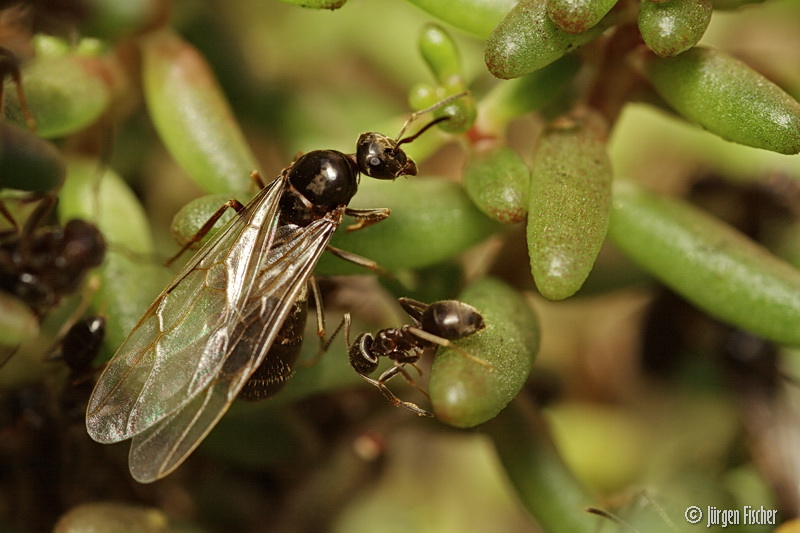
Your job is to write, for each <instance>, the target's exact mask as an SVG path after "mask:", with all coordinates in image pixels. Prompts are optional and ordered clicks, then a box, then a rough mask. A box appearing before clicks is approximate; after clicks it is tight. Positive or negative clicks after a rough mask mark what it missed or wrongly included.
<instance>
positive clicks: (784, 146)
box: [640, 47, 800, 154]
mask: <svg viewBox="0 0 800 533" xmlns="http://www.w3.org/2000/svg"><path fill="white" fill-rule="evenodd" d="M640 59H641V66H642V68H643V71H644V73H645V75H646V76H647V78H648V79H649V80H650V82H651V83H652V84H653V87H654V88H655V89H656V91H657V92H658V93H659V94H660V95H661V97H662V98H664V100H666V101H667V103H669V105H671V106H672V107H673V108H675V109H676V110H677V111H678V112H679V113H680V114H682V115H683V116H684V117H686V118H688V119H689V120H692V121H694V122H696V123H697V124H700V125H701V126H703V127H704V128H706V129H707V130H709V131H710V132H712V133H715V134H716V135H719V136H720V137H722V138H723V139H727V140H729V141H733V142H737V143H740V144H744V145H747V146H753V147H755V148H763V149H765V150H772V151H773V152H779V153H782V154H796V153H798V152H800V104H798V102H797V101H796V100H795V99H794V98H792V97H791V96H789V95H788V94H787V93H786V92H785V91H783V90H782V89H781V88H780V87H778V86H777V85H775V84H774V83H772V82H771V81H769V80H768V79H766V78H765V77H764V76H762V75H761V74H759V73H758V72H756V71H755V70H753V69H752V68H750V67H749V66H747V65H746V64H744V63H743V62H741V61H739V60H738V59H735V58H733V57H731V56H729V55H727V54H725V53H723V52H721V51H719V50H716V49H713V48H706V47H695V48H692V49H691V50H688V51H686V52H684V53H682V54H680V55H677V56H675V57H669V58H659V57H655V56H652V55H647V56H642V57H641V58H640Z"/></svg>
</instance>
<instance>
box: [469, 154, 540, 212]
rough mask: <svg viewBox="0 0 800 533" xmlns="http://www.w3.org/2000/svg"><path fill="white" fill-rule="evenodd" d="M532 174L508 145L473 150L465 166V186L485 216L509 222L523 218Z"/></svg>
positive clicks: (526, 208) (526, 209)
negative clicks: (484, 149)
mask: <svg viewBox="0 0 800 533" xmlns="http://www.w3.org/2000/svg"><path fill="white" fill-rule="evenodd" d="M530 180H531V173H530V170H528V165H526V164H525V161H524V160H523V159H522V157H521V156H520V155H519V154H518V153H517V152H515V151H514V150H513V149H511V148H509V147H508V146H498V147H495V148H492V149H490V150H488V151H485V152H484V151H481V150H473V153H472V154H471V155H470V158H469V160H468V161H467V163H466V166H465V167H464V188H465V189H466V191H467V194H469V197H470V198H471V199H472V201H473V202H475V205H477V206H478V208H479V209H480V210H481V211H483V212H484V213H485V214H486V215H487V216H489V217H491V218H493V219H494V220H497V221H498V222H503V223H506V224H511V223H514V222H522V221H523V220H525V214H526V213H527V211H528V187H529V183H530Z"/></svg>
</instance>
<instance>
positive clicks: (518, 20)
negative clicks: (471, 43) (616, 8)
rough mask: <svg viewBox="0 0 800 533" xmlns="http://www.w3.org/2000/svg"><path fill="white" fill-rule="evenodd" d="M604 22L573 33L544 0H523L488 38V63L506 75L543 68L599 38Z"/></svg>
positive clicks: (506, 76)
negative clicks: (558, 21) (554, 17)
mask: <svg viewBox="0 0 800 533" xmlns="http://www.w3.org/2000/svg"><path fill="white" fill-rule="evenodd" d="M603 29H604V28H603V27H602V26H601V25H597V26H594V27H593V28H591V29H590V30H589V31H586V32H583V33H579V34H570V33H566V32H565V31H563V30H561V29H560V28H559V27H558V26H556V25H555V23H554V22H553V21H552V20H550V17H548V16H547V4H546V2H544V1H542V0H522V1H521V2H520V3H519V4H517V5H516V6H514V8H513V9H512V10H511V11H510V12H509V13H508V15H506V17H505V18H504V19H503V20H502V21H501V22H500V24H498V25H497V27H496V28H495V29H494V31H493V32H492V34H491V35H490V36H489V39H488V40H487V41H486V50H485V57H484V59H485V61H486V66H487V68H488V69H489V72H491V73H492V74H493V75H494V76H496V77H498V78H502V79H510V78H518V77H520V76H524V75H525V74H530V73H531V72H534V71H536V70H539V69H540V68H543V67H545V66H547V65H549V64H550V63H552V62H553V61H555V60H557V59H558V58H560V57H562V56H565V55H566V54H568V53H569V52H571V51H572V50H574V49H576V48H578V47H579V46H581V45H583V44H586V43H588V42H589V41H591V40H593V39H594V38H596V37H597V36H598V35H600V33H602V31H603Z"/></svg>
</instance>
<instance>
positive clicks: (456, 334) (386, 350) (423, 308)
mask: <svg viewBox="0 0 800 533" xmlns="http://www.w3.org/2000/svg"><path fill="white" fill-rule="evenodd" d="M399 302H400V305H401V306H402V307H403V309H404V310H405V311H406V313H408V315H409V316H410V317H411V319H412V320H413V321H414V324H413V325H405V326H401V327H399V328H386V329H382V330H380V331H378V332H377V333H376V334H375V335H374V336H373V335H372V334H371V333H362V334H360V335H359V336H358V337H356V340H355V341H354V342H353V344H352V345H350V348H349V358H350V365H351V366H352V367H353V368H354V369H355V371H356V372H358V373H359V374H360V375H361V377H363V378H364V379H365V380H366V381H368V382H369V383H371V384H373V385H375V386H376V387H378V389H380V391H381V392H382V393H383V395H384V396H385V397H386V399H388V400H389V401H390V402H391V403H392V404H394V405H396V406H398V407H405V408H406V409H409V410H410V411H413V412H414V413H416V414H418V415H420V416H432V415H431V413H430V412H428V411H426V410H424V409H421V408H420V407H418V406H417V405H415V404H413V403H410V402H404V401H401V400H399V399H398V398H397V397H396V396H394V394H392V392H391V391H390V390H389V389H388V388H387V387H386V382H388V381H389V380H390V379H392V378H393V377H394V376H396V375H397V374H401V375H402V376H403V377H404V378H405V379H406V381H408V382H409V383H411V384H412V385H414V386H416V384H415V383H414V380H413V379H412V378H411V376H409V375H408V373H407V372H406V371H405V369H404V368H403V367H404V366H405V365H407V364H410V365H412V366H413V367H414V368H416V369H417V371H418V372H420V373H421V371H420V369H419V367H418V366H417V361H419V360H420V359H421V358H422V357H423V356H425V355H431V356H432V355H433V353H434V352H435V351H436V349H437V348H438V347H439V346H449V345H450V342H449V341H454V340H458V339H463V338H465V337H468V336H470V335H472V334H474V333H476V332H478V331H480V330H482V329H483V328H485V327H486V325H485V324H484V322H483V317H482V316H481V314H480V313H479V312H478V310H477V309H475V308H474V307H472V306H471V305H468V304H465V303H463V302H459V301H457V300H443V301H438V302H434V303H432V304H430V305H426V304H424V303H422V302H418V301H416V300H411V299H410V298H400V299H399ZM381 357H385V358H388V359H390V360H391V361H392V362H393V363H394V364H393V366H392V367H390V368H389V369H388V370H386V371H385V372H384V373H383V374H381V376H380V377H379V378H378V379H377V380H375V379H372V378H370V377H368V374H371V373H372V372H374V371H375V370H376V369H377V368H378V365H379V363H380V358H381ZM423 392H424V391H423Z"/></svg>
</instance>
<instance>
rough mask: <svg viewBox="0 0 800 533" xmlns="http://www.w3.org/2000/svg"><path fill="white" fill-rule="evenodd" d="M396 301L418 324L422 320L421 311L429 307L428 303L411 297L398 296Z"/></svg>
mask: <svg viewBox="0 0 800 533" xmlns="http://www.w3.org/2000/svg"><path fill="white" fill-rule="evenodd" d="M397 303H399V304H400V307H402V308H403V311H405V312H406V314H408V316H410V317H411V318H413V319H414V321H415V322H416V323H417V325H419V321H420V320H422V313H424V312H425V310H426V309H427V308H428V307H429V306H428V304H426V303H422V302H420V301H417V300H413V299H411V298H402V297H401V298H398V299H397Z"/></svg>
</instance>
